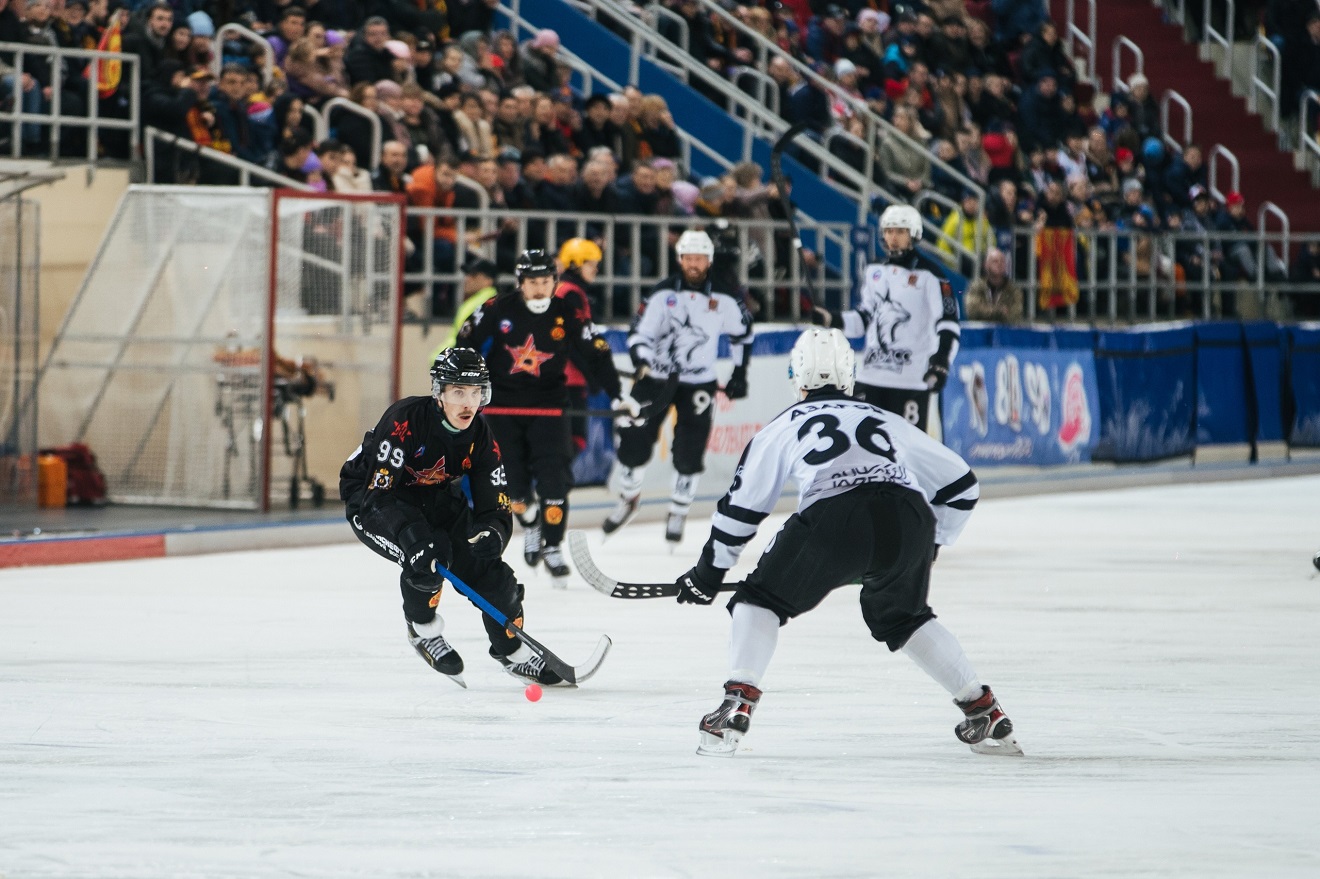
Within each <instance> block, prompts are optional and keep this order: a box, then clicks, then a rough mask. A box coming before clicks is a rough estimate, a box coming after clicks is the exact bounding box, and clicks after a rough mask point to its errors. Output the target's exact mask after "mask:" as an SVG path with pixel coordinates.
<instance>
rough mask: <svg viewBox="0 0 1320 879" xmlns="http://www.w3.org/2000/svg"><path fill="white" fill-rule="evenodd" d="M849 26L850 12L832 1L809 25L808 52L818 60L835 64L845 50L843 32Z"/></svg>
mask: <svg viewBox="0 0 1320 879" xmlns="http://www.w3.org/2000/svg"><path fill="white" fill-rule="evenodd" d="M847 26H848V13H847V11H846V10H844V8H843V7H842V6H839V5H838V4H835V3H831V4H829V5H828V6H826V7H825V10H824V12H822V13H821V14H820V15H817V16H816V17H814V18H813V19H811V22H810V23H809V24H808V25H807V40H806V50H807V54H808V55H809V56H811V57H812V58H814V59H816V60H817V61H823V62H825V63H826V64H833V63H834V62H835V61H836V60H838V58H839V56H841V55H842V54H843V52H844V41H843V32H844V30H845V29H846V28H847Z"/></svg>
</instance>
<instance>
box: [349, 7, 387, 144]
mask: <svg viewBox="0 0 1320 879" xmlns="http://www.w3.org/2000/svg"><path fill="white" fill-rule="evenodd" d="M389 41H390V25H389V22H387V21H386V20H385V19H383V18H381V17H380V16H378V15H373V16H372V17H371V18H368V19H367V20H366V21H364V22H363V23H362V29H361V30H360V31H359V32H358V33H357V35H356V36H354V37H353V41H352V42H351V43H349V46H348V50H347V51H346V52H345V53H344V67H345V69H347V70H348V79H349V82H351V83H353V84H357V83H360V82H369V83H377V82H380V81H381V80H383V79H393V78H394V54H393V53H392V52H390V50H389V49H387V48H385V44H386V43H388V42H389ZM361 158H362V156H361V155H360V154H359V156H358V159H359V160H361Z"/></svg>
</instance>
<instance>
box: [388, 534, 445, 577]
mask: <svg viewBox="0 0 1320 879" xmlns="http://www.w3.org/2000/svg"><path fill="white" fill-rule="evenodd" d="M399 548H400V549H402V550H403V565H404V567H406V568H407V569H408V570H410V571H412V572H413V573H414V574H420V575H422V576H426V577H431V576H435V566H436V565H437V564H438V565H441V566H442V567H445V568H448V567H449V566H450V565H451V564H452V563H453V559H454V548H453V546H452V545H451V544H450V542H449V535H448V534H446V533H445V532H443V531H436V530H434V529H432V528H431V527H430V526H429V525H426V524H424V523H421V522H416V523H413V524H412V525H409V526H408V527H407V528H405V529H403V531H402V532H401V533H400V534H399Z"/></svg>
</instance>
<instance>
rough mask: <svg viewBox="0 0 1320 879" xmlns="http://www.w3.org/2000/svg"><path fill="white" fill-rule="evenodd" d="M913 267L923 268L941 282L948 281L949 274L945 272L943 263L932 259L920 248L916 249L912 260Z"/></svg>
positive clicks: (946, 282) (945, 282)
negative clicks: (915, 256) (915, 255)
mask: <svg viewBox="0 0 1320 879" xmlns="http://www.w3.org/2000/svg"><path fill="white" fill-rule="evenodd" d="M913 268H918V269H924V270H926V271H928V272H930V273H931V274H932V275H934V276H935V279H936V280H937V281H939V282H940V283H941V284H948V283H949V276H948V275H947V274H946V273H945V270H944V269H945V266H944V263H942V262H940V261H939V260H937V259H934V258H932V257H930V256H927V255H926V254H924V253H922V252H921V251H920V250H918V251H917V258H916V260H915V261H914V262H913Z"/></svg>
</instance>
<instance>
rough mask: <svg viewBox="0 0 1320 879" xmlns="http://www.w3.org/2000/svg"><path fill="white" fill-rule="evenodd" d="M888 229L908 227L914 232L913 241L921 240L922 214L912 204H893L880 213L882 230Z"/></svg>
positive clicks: (907, 228)
mask: <svg viewBox="0 0 1320 879" xmlns="http://www.w3.org/2000/svg"><path fill="white" fill-rule="evenodd" d="M886 229H906V230H908V231H909V232H911V233H912V240H913V241H920V240H921V214H919V213H917V209H916V208H914V207H913V206H912V205H910V204H891V205H890V206H889V207H887V208H885V211H884V213H882V214H881V215H880V231H881V232H884V230H886Z"/></svg>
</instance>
